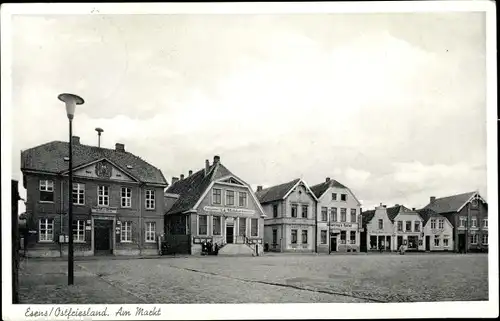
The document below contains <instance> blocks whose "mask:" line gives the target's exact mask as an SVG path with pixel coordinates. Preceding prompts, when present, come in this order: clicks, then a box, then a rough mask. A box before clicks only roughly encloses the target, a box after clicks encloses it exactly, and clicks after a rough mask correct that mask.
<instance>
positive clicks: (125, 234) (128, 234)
mask: <svg viewBox="0 0 500 321" xmlns="http://www.w3.org/2000/svg"><path fill="white" fill-rule="evenodd" d="M121 241H122V242H132V222H122V233H121Z"/></svg>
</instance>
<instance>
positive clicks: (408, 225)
mask: <svg viewBox="0 0 500 321" xmlns="http://www.w3.org/2000/svg"><path fill="white" fill-rule="evenodd" d="M405 230H406V232H411V221H406V229H405Z"/></svg>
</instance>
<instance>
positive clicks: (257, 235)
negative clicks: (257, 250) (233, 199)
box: [250, 218, 260, 237]
mask: <svg viewBox="0 0 500 321" xmlns="http://www.w3.org/2000/svg"><path fill="white" fill-rule="evenodd" d="M253 222H255V226H256V227H257V232H256V234H255V235H254V234H253V229H252V227H253ZM259 232H260V231H259V219H258V218H251V219H250V237H259Z"/></svg>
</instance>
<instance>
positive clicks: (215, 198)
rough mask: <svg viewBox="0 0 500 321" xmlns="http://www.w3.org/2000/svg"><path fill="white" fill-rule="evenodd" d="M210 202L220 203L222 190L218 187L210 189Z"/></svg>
mask: <svg viewBox="0 0 500 321" xmlns="http://www.w3.org/2000/svg"><path fill="white" fill-rule="evenodd" d="M212 203H213V204H221V203H222V190H221V189H219V188H214V189H213V190H212Z"/></svg>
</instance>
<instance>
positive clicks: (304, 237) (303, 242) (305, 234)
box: [302, 230, 307, 244]
mask: <svg viewBox="0 0 500 321" xmlns="http://www.w3.org/2000/svg"><path fill="white" fill-rule="evenodd" d="M302 244H307V230H302Z"/></svg>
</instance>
